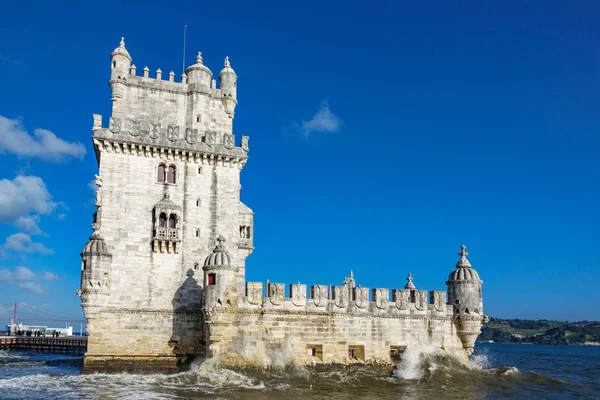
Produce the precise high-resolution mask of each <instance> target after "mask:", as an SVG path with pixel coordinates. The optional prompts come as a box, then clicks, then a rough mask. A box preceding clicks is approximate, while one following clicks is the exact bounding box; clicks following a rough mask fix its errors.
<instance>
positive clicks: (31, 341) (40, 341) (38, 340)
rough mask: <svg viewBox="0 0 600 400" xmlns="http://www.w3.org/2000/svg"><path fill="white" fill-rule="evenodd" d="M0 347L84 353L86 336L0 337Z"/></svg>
mask: <svg viewBox="0 0 600 400" xmlns="http://www.w3.org/2000/svg"><path fill="white" fill-rule="evenodd" d="M0 349H6V350H35V351H50V352H59V353H85V352H86V350H87V337H78V336H73V337H66V338H60V337H59V338H46V337H10V336H4V337H0Z"/></svg>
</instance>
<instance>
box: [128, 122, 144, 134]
mask: <svg viewBox="0 0 600 400" xmlns="http://www.w3.org/2000/svg"><path fill="white" fill-rule="evenodd" d="M141 123H142V121H136V120H133V121H131V129H130V130H129V134H130V135H131V136H140V135H141V134H142V129H141Z"/></svg>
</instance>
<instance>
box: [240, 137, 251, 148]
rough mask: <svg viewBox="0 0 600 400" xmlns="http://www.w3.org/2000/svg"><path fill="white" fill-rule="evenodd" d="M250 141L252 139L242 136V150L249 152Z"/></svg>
mask: <svg viewBox="0 0 600 400" xmlns="http://www.w3.org/2000/svg"><path fill="white" fill-rule="evenodd" d="M249 139H250V137H248V136H242V149H243V150H244V151H248V150H249V149H248V140H249Z"/></svg>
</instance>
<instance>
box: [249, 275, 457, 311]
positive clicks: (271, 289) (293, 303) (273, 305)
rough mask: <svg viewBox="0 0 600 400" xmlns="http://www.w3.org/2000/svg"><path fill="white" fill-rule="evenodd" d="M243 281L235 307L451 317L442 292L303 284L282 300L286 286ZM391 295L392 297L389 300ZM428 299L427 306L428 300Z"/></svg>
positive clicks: (298, 284) (291, 287)
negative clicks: (241, 291)
mask: <svg viewBox="0 0 600 400" xmlns="http://www.w3.org/2000/svg"><path fill="white" fill-rule="evenodd" d="M264 289H265V287H264V285H263V282H246V293H245V295H244V296H240V299H239V301H238V307H241V308H248V309H251V310H285V311H290V312H299V313H341V314H356V315H367V314H370V315H375V316H390V317H393V316H400V315H405V316H409V315H414V316H424V315H435V316H445V315H450V316H451V315H452V312H453V309H452V306H451V305H448V304H446V292H445V291H431V292H429V296H427V291H426V290H416V289H392V290H390V289H388V288H374V289H369V288H367V287H361V286H360V285H359V286H355V287H349V286H347V285H344V286H331V287H330V286H328V285H312V286H310V288H308V287H307V285H306V284H303V283H294V284H291V285H289V297H285V284H284V283H274V282H268V283H267V285H266V291H265V290H264ZM390 295H391V297H390ZM428 298H429V303H428V300H427V299H428Z"/></svg>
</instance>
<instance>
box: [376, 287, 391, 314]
mask: <svg viewBox="0 0 600 400" xmlns="http://www.w3.org/2000/svg"><path fill="white" fill-rule="evenodd" d="M388 295H389V292H388V290H387V289H380V288H378V289H375V306H376V307H377V308H379V309H380V310H384V309H387V308H388V306H389V304H390V302H389V300H388Z"/></svg>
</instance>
